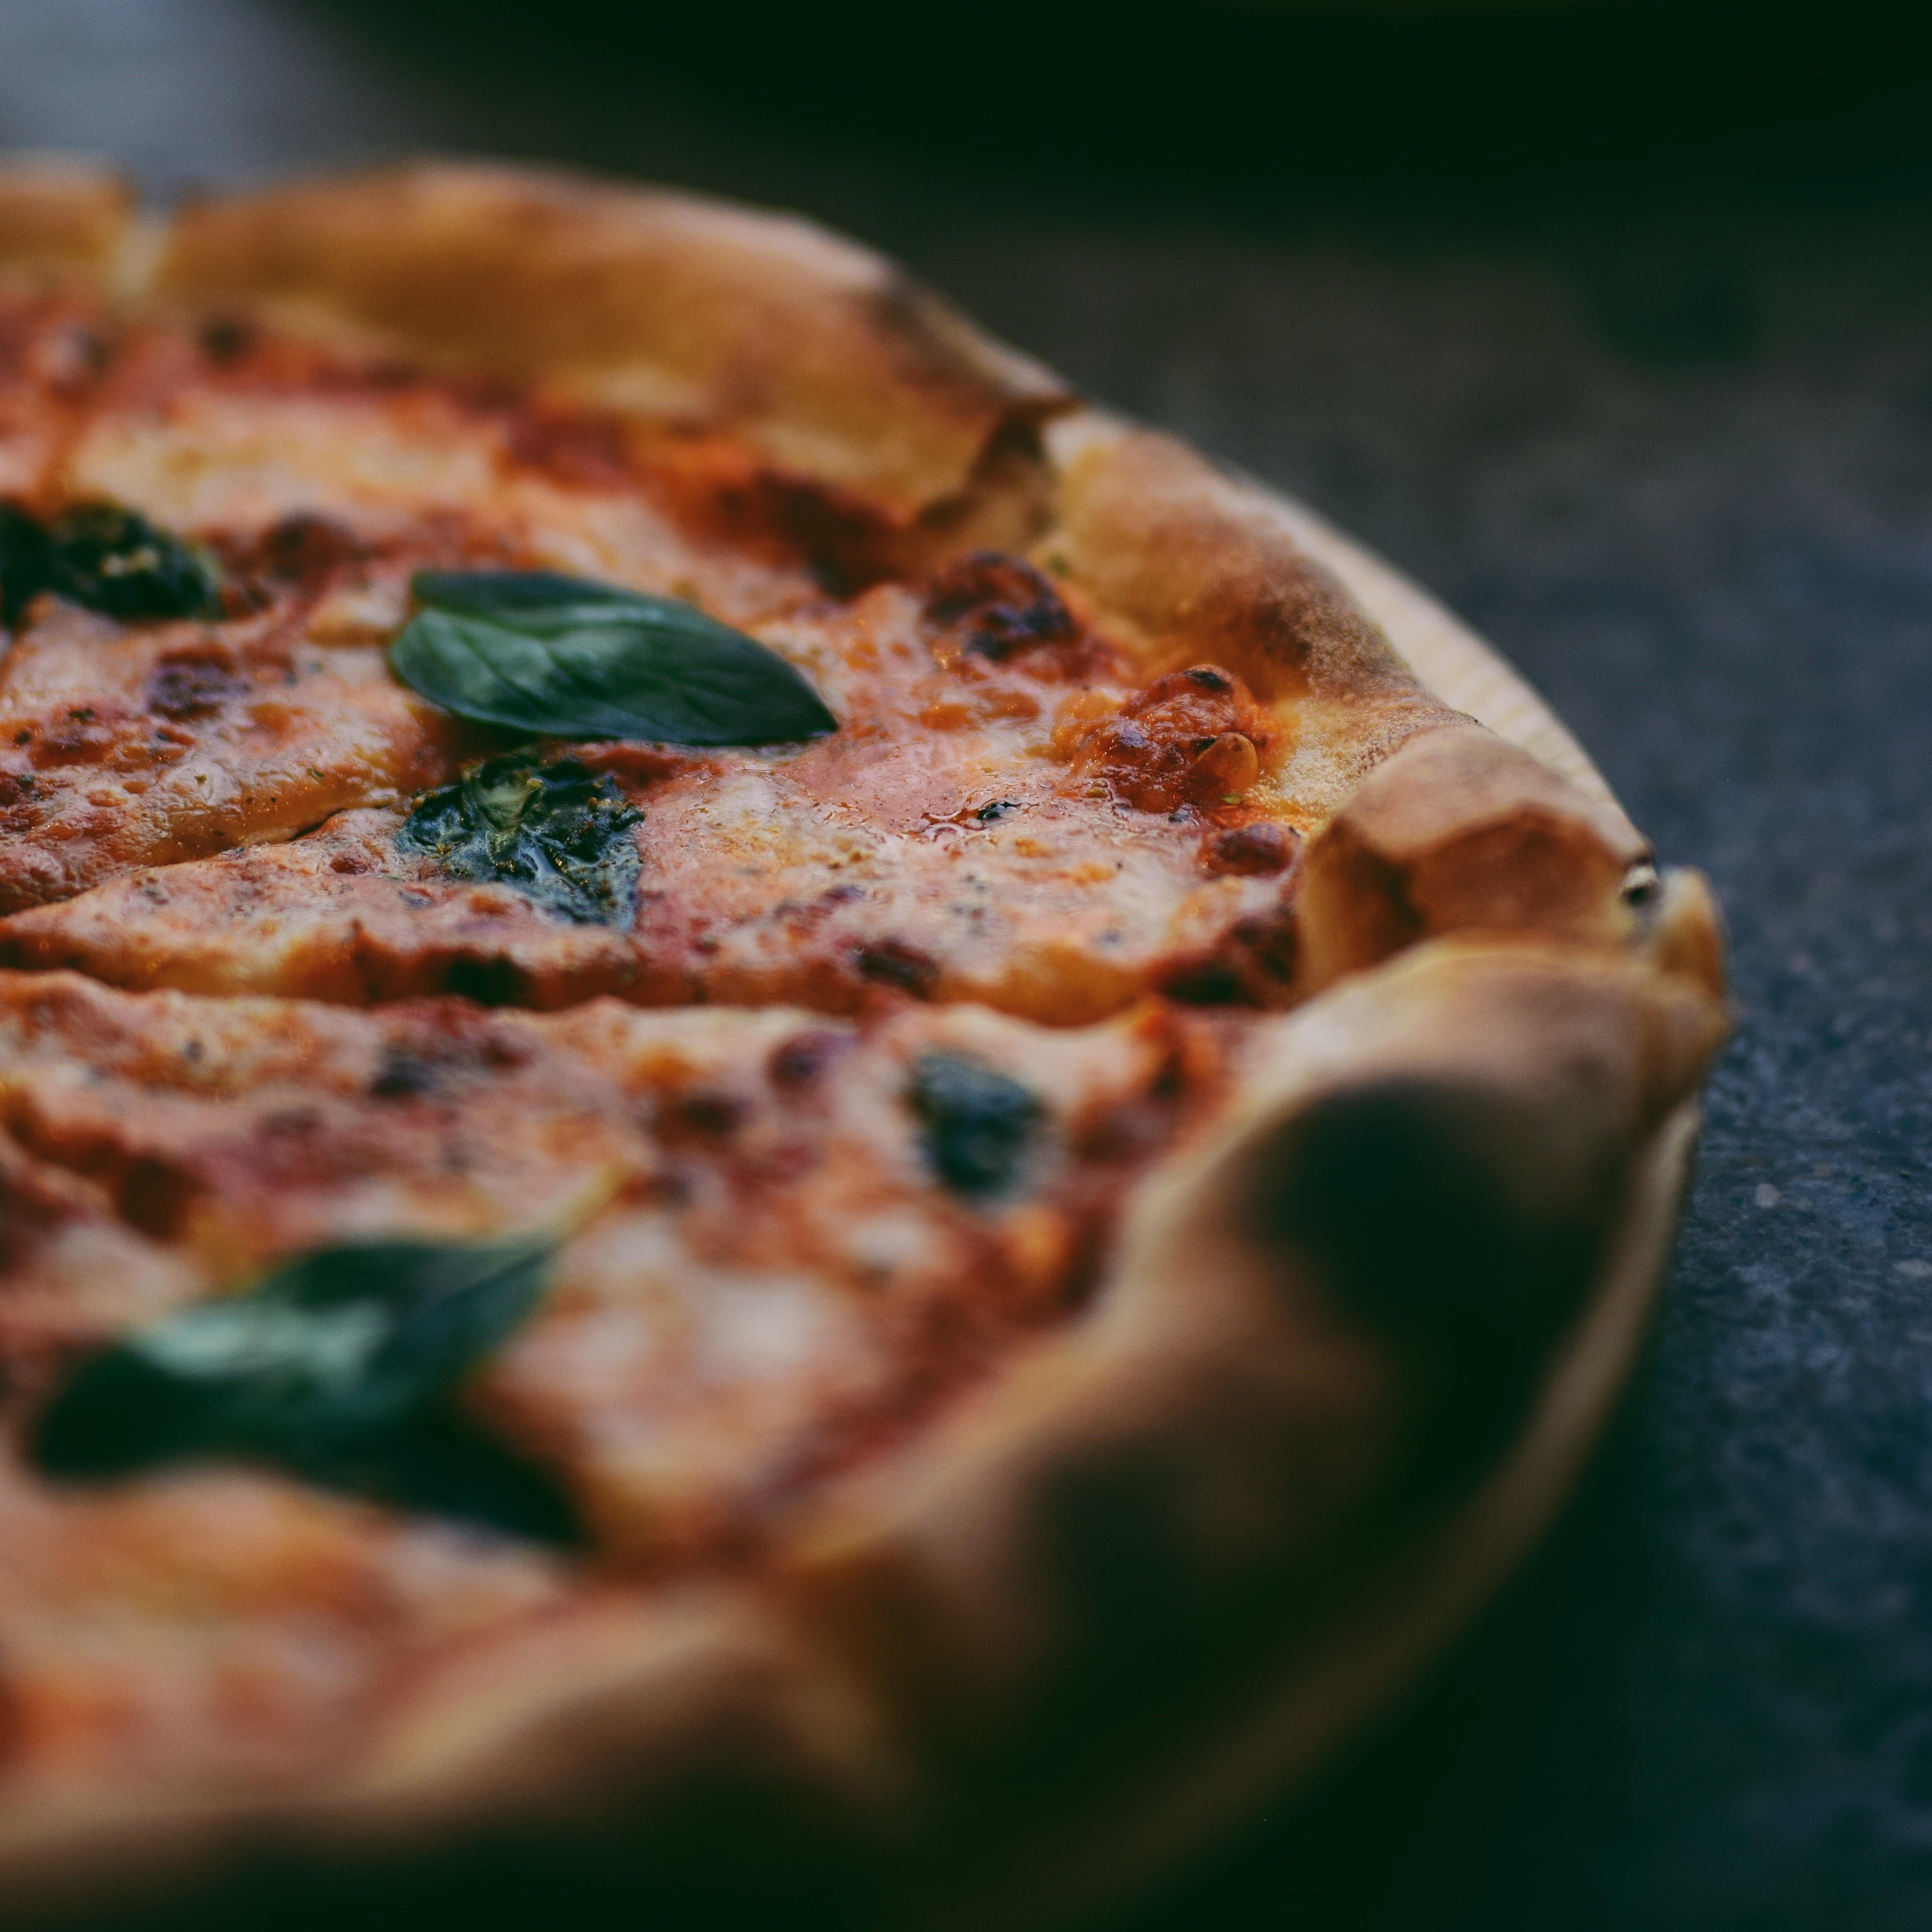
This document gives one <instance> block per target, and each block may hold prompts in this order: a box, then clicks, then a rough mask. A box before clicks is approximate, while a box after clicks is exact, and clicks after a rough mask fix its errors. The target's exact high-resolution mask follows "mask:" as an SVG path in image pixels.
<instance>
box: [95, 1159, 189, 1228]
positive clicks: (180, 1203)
mask: <svg viewBox="0 0 1932 1932" xmlns="http://www.w3.org/2000/svg"><path fill="white" fill-rule="evenodd" d="M196 1191H197V1190H196V1188H195V1186H194V1184H193V1182H192V1181H190V1180H189V1178H187V1175H185V1174H184V1173H183V1172H181V1169H179V1168H178V1167H175V1166H170V1165H169V1163H167V1162H166V1161H163V1160H155V1159H153V1158H151V1157H148V1156H146V1155H142V1156H141V1157H139V1158H138V1159H136V1160H131V1161H130V1162H129V1163H127V1167H126V1169H124V1171H123V1172H122V1173H121V1178H120V1181H119V1183H118V1185H117V1186H116V1187H115V1190H114V1206H115V1211H116V1212H117V1213H118V1214H119V1215H120V1217H121V1220H124V1221H125V1222H126V1223H127V1225H128V1226H130V1227H131V1228H138V1229H139V1230H140V1232H142V1234H144V1235H154V1237H155V1238H157V1239H158V1240H161V1241H166V1240H168V1239H169V1238H171V1237H172V1236H173V1235H176V1234H178V1233H179V1232H180V1231H181V1223H182V1221H183V1220H184V1218H185V1217H186V1214H187V1209H188V1206H189V1204H190V1202H192V1201H193V1199H194V1196H195V1194H196Z"/></svg>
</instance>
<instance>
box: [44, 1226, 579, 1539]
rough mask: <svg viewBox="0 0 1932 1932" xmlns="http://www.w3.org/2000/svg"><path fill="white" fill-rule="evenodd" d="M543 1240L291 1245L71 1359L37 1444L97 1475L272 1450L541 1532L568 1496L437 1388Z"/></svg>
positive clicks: (304, 1471)
mask: <svg viewBox="0 0 1932 1932" xmlns="http://www.w3.org/2000/svg"><path fill="white" fill-rule="evenodd" d="M550 1252H551V1244H550V1241H547V1240H541V1241H538V1240H517V1241H499V1242H492V1243H487V1244H461V1245H458V1244H447V1243H437V1242H420V1241H387V1242H377V1243H371V1244H367V1245H359V1246H355V1247H338V1248H329V1249H324V1250H320V1251H319V1252H317V1253H314V1254H310V1255H305V1256H302V1257H300V1258H299V1259H297V1260H295V1261H293V1262H289V1263H288V1264H287V1265H286V1266H284V1267H283V1268H280V1269H278V1270H277V1271H275V1273H274V1274H272V1275H270V1276H269V1277H268V1278H267V1279H266V1280H264V1281H263V1282H262V1283H260V1284H259V1285H258V1286H256V1287H255V1288H254V1289H251V1290H250V1291H249V1292H248V1293H246V1294H244V1295H233V1296H230V1297H227V1298H223V1299H222V1300H220V1301H209V1302H203V1303H201V1304H198V1305H197V1306H196V1307H192V1308H189V1309H185V1310H181V1312H179V1313H176V1314H174V1315H172V1316H169V1317H167V1318H166V1319H165V1320H163V1321H161V1322H157V1323H156V1324H155V1325H154V1326H152V1327H151V1328H147V1329H144V1330H142V1331H140V1332H139V1334H135V1335H133V1336H131V1337H129V1338H128V1339H127V1340H126V1341H124V1342H122V1343H120V1344H119V1345H118V1346H116V1347H114V1348H112V1349H108V1350H107V1351H106V1352H104V1353H102V1354H101V1355H95V1356H94V1357H92V1358H90V1359H89V1360H88V1361H85V1362H83V1363H82V1364H80V1367H79V1368H78V1369H77V1370H76V1371H75V1372H74V1374H73V1375H72V1376H71V1377H70V1379H68V1382H67V1383H66V1384H65V1386H64V1387H63V1388H61V1390H60V1391H58V1394H56V1395H55V1397H54V1399H53V1400H52V1403H49V1406H47V1408H46V1409H45V1410H44V1411H43V1413H42V1415H41V1416H40V1421H39V1424H38V1427H37V1429H36V1430H35V1431H34V1439H33V1444H32V1448H33V1454H34V1460H35V1461H36V1462H37V1464H38V1465H39V1466H40V1468H41V1469H43V1470H45V1471H46V1472H48V1473H49V1474H50V1475H57V1476H65V1477H70V1478H81V1479H95V1480H99V1479H102V1478H113V1477H117V1476H126V1475H132V1474H133V1473H135V1472H136V1471H139V1470H141V1469H149V1468H153V1467H156V1466H160V1465H163V1464H167V1463H179V1462H182V1461H184V1460H202V1459H207V1458H225V1457H235V1458H239V1459H242V1460H248V1461H257V1462H269V1463H279V1464H281V1465H282V1466H284V1467H286V1468H288V1469H292V1470H293V1471H294V1472H296V1473H297V1474H298V1475H302V1476H305V1477H307V1478H310V1479H311V1480H312V1481H318V1482H322V1483H326V1484H331V1485H332V1486H334V1487H339V1488H344V1489H350V1490H357V1491H360V1492H362V1493H368V1494H373V1495H377V1496H383V1497H385V1498H386V1499H390V1500H394V1501H401V1502H413V1503H416V1505H419V1506H422V1507H429V1508H440V1509H442V1510H444V1511H446V1512H448V1513H450V1514H460V1515H466V1516H476V1517H481V1518H482V1519H483V1520H493V1521H496V1522H499V1523H501V1524H502V1526H505V1527H510V1528H514V1529H520V1530H522V1531H523V1532H526V1533H529V1534H537V1535H544V1534H550V1533H552V1532H553V1530H554V1528H555V1526H556V1523H558V1522H559V1520H567V1511H563V1510H562V1506H561V1505H560V1504H559V1503H558V1502H557V1501H556V1499H555V1498H554V1497H553V1496H550V1495H549V1494H548V1493H547V1490H546V1487H545V1485H544V1480H543V1479H542V1478H540V1477H538V1476H537V1475H536V1474H535V1472H532V1471H530V1470H528V1469H523V1468H522V1467H521V1466H519V1465H518V1464H517V1463H516V1461H515V1459H514V1457H511V1455H510V1454H509V1453H508V1451H506V1450H505V1449H504V1448H502V1446H501V1445H498V1444H496V1443H494V1442H490V1440H489V1439H487V1438H485V1437H484V1436H481V1433H480V1432H478V1431H477V1430H475V1428H474V1427H473V1426H472V1425H469V1424H466V1423H465V1422H463V1421H462V1420H461V1419H460V1418H458V1417H457V1416H456V1415H455V1413H454V1412H453V1411H452V1409H450V1407H449V1403H448V1401H447V1400H446V1398H447V1397H449V1394H450V1393H451V1391H452V1390H453V1388H455V1385H456V1384H457V1382H458V1381H459V1380H460V1378H461V1377H462V1376H463V1374H464V1373H465V1372H466V1371H467V1370H469V1369H470V1368H471V1367H472V1366H474V1364H475V1363H476V1362H478V1361H479V1360H481V1358H483V1357H484V1355H487V1354H488V1353H490V1351H491V1350H493V1349H495V1348H496V1347H497V1346H498V1345H499V1344H500V1343H502V1342H503V1341H504V1340H505V1339H506V1338H507V1337H508V1336H509V1335H510V1334H511V1332H512V1331H514V1329H515V1328H517V1326H518V1325H519V1324H520V1323H521V1322H523V1319H524V1318H525V1317H526V1316H527V1315H528V1314H529V1312H530V1310H531V1309H532V1307H534V1306H535V1303H536V1301H537V1299H538V1297H539V1295H541V1292H542V1289H543V1286H544V1275H545V1273H546V1271H547V1265H548V1262H549V1259H550ZM506 1518H507V1519H508V1520H507V1521H506V1520H505V1519H506Z"/></svg>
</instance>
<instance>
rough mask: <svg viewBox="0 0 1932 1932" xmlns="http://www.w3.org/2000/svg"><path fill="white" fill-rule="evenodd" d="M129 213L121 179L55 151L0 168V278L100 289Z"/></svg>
mask: <svg viewBox="0 0 1932 1932" xmlns="http://www.w3.org/2000/svg"><path fill="white" fill-rule="evenodd" d="M133 212H134V198H133V192H132V190H130V188H129V187H128V185H127V181H126V180H125V179H124V178H123V177H122V176H121V175H118V174H115V173H114V172H112V171H111V170H110V169H106V168H103V167H100V166H96V165H95V164H94V163H90V162H87V161H81V160H71V159H69V158H68V157H65V156H61V155H48V156H46V157H45V158H43V159H40V160H34V159H31V158H29V159H27V160H10V161H9V162H7V163H6V165H5V166H0V281H10V282H15V283H18V282H22V281H25V282H28V283H29V284H39V285H52V286H56V287H63V288H81V289H98V288H104V287H106V286H107V284H109V283H110V281H111V280H112V279H113V275H114V272H115V266H116V262H117V259H118V255H119V252H120V250H121V244H122V242H123V241H124V239H126V236H127V230H128V225H129V223H130V221H131V220H132V218H133Z"/></svg>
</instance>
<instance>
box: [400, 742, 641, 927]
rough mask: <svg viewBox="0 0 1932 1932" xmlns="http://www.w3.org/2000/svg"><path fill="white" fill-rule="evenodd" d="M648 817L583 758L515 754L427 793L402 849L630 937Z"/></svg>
mask: <svg viewBox="0 0 1932 1932" xmlns="http://www.w3.org/2000/svg"><path fill="white" fill-rule="evenodd" d="M642 815H643V814H641V813H640V812H638V811H634V810H633V809H632V808H631V807H630V806H629V805H626V804H625V802H624V800H623V797H622V793H619V791H618V790H617V788H616V787H615V786H614V785H613V784H611V783H610V781H609V780H608V779H607V778H601V777H599V776H598V775H596V774H595V772H589V771H586V769H584V767H583V766H581V765H580V764H579V763H577V761H576V760H574V758H562V759H559V760H557V761H556V763H553V764H547V765H540V764H538V763H537V761H536V760H535V759H534V758H532V757H529V756H528V755H526V754H523V753H520V752H512V753H511V754H509V755H508V756H507V757H500V758H491V759H489V760H487V761H486V762H485V763H482V764H480V765H477V766H472V769H469V771H466V772H464V773H463V776H462V777H461V778H459V779H458V781H456V783H455V784H452V785H445V786H443V787H442V788H441V789H440V790H437V791H433V792H431V793H428V794H426V795H425V797H424V798H423V799H422V802H421V803H419V805H417V807H416V809H415V811H413V812H411V813H410V816H409V819H408V820H407V823H405V824H404V826H403V829H402V831H401V833H400V834H399V835H398V844H403V845H407V846H413V847H415V848H416V850H418V851H422V852H431V853H434V854H435V855H436V856H437V859H439V860H440V862H441V864H442V866H443V870H444V871H446V872H447V873H448V874H449V875H450V876H451V877H452V878H457V879H496V880H501V881H502V883H504V884H505V885H508V886H515V887H516V888H517V890H518V891H519V892H526V893H528V894H529V896H530V897H531V898H533V899H535V900H536V901H537V902H538V904H541V905H544V906H547V907H549V908H550V910H552V911H553V912H559V913H562V914H563V916H565V918H566V919H576V920H577V921H579V922H580V923H583V924H589V923H591V922H597V923H600V924H602V925H604V926H617V927H619V928H621V929H624V930H625V931H628V930H629V928H630V924H631V918H632V916H633V914H634V912H635V910H636V901H637V871H638V861H637V841H636V840H635V839H634V838H632V837H631V835H630V834H631V826H634V825H635V824H636V823H637V821H638V820H639V819H640V817H642Z"/></svg>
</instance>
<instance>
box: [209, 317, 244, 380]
mask: <svg viewBox="0 0 1932 1932" xmlns="http://www.w3.org/2000/svg"><path fill="white" fill-rule="evenodd" d="M199 342H200V347H201V353H202V355H203V356H205V357H206V358H207V359H208V361H209V362H212V363H213V364H214V366H215V367H216V368H217V369H225V368H229V366H230V365H233V364H234V363H236V362H240V361H241V359H242V357H243V356H245V355H247V354H248V352H249V350H251V349H252V348H253V347H254V346H255V332H254V329H253V328H252V327H251V326H250V325H249V324H248V323H245V322H242V321H239V320H237V319H236V318H235V317H233V316H217V317H214V320H211V321H209V322H206V323H203V324H202V329H201V335H200V337H199Z"/></svg>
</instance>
